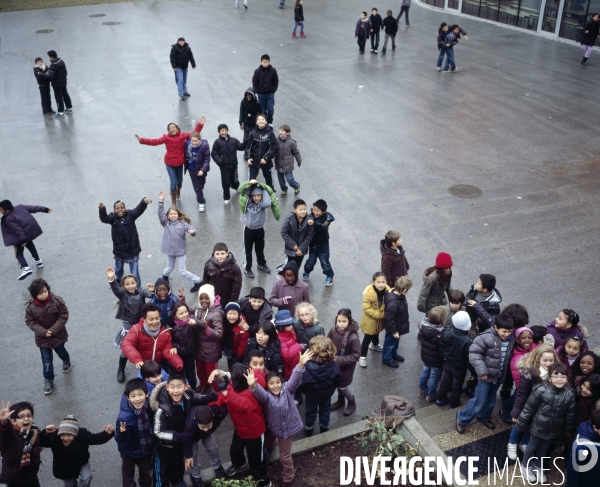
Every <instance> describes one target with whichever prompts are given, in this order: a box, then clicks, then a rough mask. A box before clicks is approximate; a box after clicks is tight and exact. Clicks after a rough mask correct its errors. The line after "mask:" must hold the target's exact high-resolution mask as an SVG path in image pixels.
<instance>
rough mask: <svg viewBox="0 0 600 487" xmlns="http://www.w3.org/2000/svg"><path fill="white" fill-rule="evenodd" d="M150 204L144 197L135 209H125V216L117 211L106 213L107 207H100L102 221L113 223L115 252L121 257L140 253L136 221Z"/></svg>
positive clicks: (111, 231)
mask: <svg viewBox="0 0 600 487" xmlns="http://www.w3.org/2000/svg"><path fill="white" fill-rule="evenodd" d="M147 206H148V205H147V204H146V203H145V202H144V199H142V201H140V204H139V205H137V207H136V208H135V209H133V210H125V214H124V215H123V218H119V217H118V216H117V215H116V214H115V213H109V214H108V215H107V214H106V207H104V208H100V209H99V213H100V221H101V222H102V223H107V224H108V225H111V227H112V228H111V230H110V235H111V237H112V241H113V254H114V255H115V256H116V257H120V258H121V259H131V258H133V257H137V256H138V255H140V252H141V251H142V247H141V246H140V238H139V236H138V231H137V227H136V226H135V221H136V220H137V219H138V218H139V217H140V216H142V214H143V213H144V211H146V207H147Z"/></svg>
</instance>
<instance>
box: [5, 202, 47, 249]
mask: <svg viewBox="0 0 600 487" xmlns="http://www.w3.org/2000/svg"><path fill="white" fill-rule="evenodd" d="M39 212H44V213H48V208H46V207H45V206H30V205H17V206H15V207H14V208H13V209H12V210H10V213H8V214H6V215H3V216H2V218H1V219H0V228H2V238H3V240H4V245H5V246H7V247H11V246H13V245H23V244H24V243H25V242H29V241H31V240H35V239H36V238H38V237H39V236H40V235H41V234H42V228H41V227H40V225H39V224H38V222H37V220H36V219H35V218H34V217H32V216H31V213H39Z"/></svg>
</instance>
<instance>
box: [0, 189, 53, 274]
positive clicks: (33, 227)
mask: <svg viewBox="0 0 600 487" xmlns="http://www.w3.org/2000/svg"><path fill="white" fill-rule="evenodd" d="M39 212H43V213H51V212H52V208H46V207H45V206H29V205H17V206H13V204H12V203H11V202H10V200H3V201H0V213H1V214H2V219H1V220H0V228H2V238H3V239H4V245H5V246H6V247H10V246H13V247H14V249H15V256H16V258H17V262H18V263H19V267H20V268H21V275H20V276H19V281H22V280H23V279H25V278H26V277H27V276H29V275H30V274H31V273H32V272H33V271H32V270H31V268H30V267H29V265H28V264H27V260H25V256H24V255H23V253H24V251H25V249H27V250H29V252H31V256H32V257H33V258H34V259H35V264H36V265H37V266H38V267H40V268H42V267H44V264H43V262H42V259H40V256H39V255H38V252H37V249H36V248H35V244H34V243H33V241H34V240H35V239H36V238H38V237H39V236H40V235H41V234H42V229H41V227H40V226H39V224H38V222H37V221H36V219H35V218H33V217H32V216H31V213H39Z"/></svg>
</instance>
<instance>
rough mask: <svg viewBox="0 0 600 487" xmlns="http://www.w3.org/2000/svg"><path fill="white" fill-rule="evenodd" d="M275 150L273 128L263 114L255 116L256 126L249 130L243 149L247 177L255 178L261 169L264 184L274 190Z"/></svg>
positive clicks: (275, 143) (275, 141)
mask: <svg viewBox="0 0 600 487" xmlns="http://www.w3.org/2000/svg"><path fill="white" fill-rule="evenodd" d="M276 150H277V137H275V134H274V133H273V128H272V127H271V126H269V125H267V118H266V116H265V115H264V114H260V115H258V116H257V117H256V128H255V129H254V130H252V132H250V136H249V137H248V140H246V149H245V151H244V160H245V161H246V162H247V163H248V168H249V173H250V174H249V179H250V180H252V179H256V177H257V176H258V170H259V169H260V170H262V173H263V176H264V178H265V184H266V185H267V186H269V187H270V188H271V189H272V190H273V191H275V186H273V175H272V174H271V169H272V168H273V157H275V151H276Z"/></svg>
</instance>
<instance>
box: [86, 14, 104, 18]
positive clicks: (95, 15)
mask: <svg viewBox="0 0 600 487" xmlns="http://www.w3.org/2000/svg"><path fill="white" fill-rule="evenodd" d="M90 17H106V15H104V14H92V15H90Z"/></svg>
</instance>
